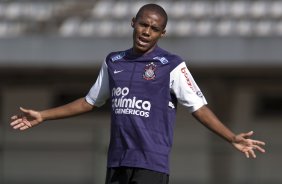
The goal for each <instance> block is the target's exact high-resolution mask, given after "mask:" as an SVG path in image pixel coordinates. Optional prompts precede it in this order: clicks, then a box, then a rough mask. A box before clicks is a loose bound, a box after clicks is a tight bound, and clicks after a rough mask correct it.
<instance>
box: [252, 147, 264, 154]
mask: <svg viewBox="0 0 282 184" xmlns="http://www.w3.org/2000/svg"><path fill="white" fill-rule="evenodd" d="M253 148H254V149H256V150H258V151H259V152H261V153H265V149H263V148H262V147H260V146H257V145H254V146H253Z"/></svg>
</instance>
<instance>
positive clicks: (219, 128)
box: [193, 105, 265, 158]
mask: <svg viewBox="0 0 282 184" xmlns="http://www.w3.org/2000/svg"><path fill="white" fill-rule="evenodd" d="M193 116H194V117H195V118H196V119H197V120H198V121H200V122H201V123H202V124H203V125H205V126H206V127H207V128H209V129H210V130H212V131H213V132H215V133H216V134H217V135H219V136H221V137H222V138H224V139H225V140H226V141H228V142H230V143H231V144H232V145H233V146H234V147H235V148H236V149H237V150H239V151H241V152H243V153H244V154H245V155H246V157H247V158H249V157H250V156H251V157H253V158H256V154H255V151H254V150H258V151H260V152H262V153H264V152H265V150H264V149H263V148H262V146H264V145H265V143H264V142H262V141H258V140H253V139H249V137H250V136H252V135H253V132H252V131H251V132H248V133H241V134H238V135H235V134H234V133H233V132H232V131H231V130H230V129H228V128H227V127H226V126H225V125H224V124H223V123H222V122H221V121H220V120H219V119H218V118H217V117H216V115H215V114H214V113H213V112H212V111H211V110H210V109H209V108H208V107H207V106H205V105H204V106H203V107H201V108H200V109H198V110H197V111H195V112H193Z"/></svg>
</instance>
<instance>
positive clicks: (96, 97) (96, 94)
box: [85, 62, 110, 107]
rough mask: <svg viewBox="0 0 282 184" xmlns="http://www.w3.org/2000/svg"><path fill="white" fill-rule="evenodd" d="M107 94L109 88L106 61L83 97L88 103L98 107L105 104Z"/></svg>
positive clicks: (108, 93) (108, 94)
mask: <svg viewBox="0 0 282 184" xmlns="http://www.w3.org/2000/svg"><path fill="white" fill-rule="evenodd" d="M109 96H110V89H109V74H108V66H107V64H106V62H104V63H103V65H102V68H101V70H100V73H99V76H98V78H97V80H96V82H95V84H94V85H93V86H92V87H91V89H90V91H89V92H88V94H87V95H86V97H85V99H86V101H87V102H88V103H89V104H91V105H95V106H97V107H100V106H102V105H103V104H105V102H106V100H107V99H108V98H109Z"/></svg>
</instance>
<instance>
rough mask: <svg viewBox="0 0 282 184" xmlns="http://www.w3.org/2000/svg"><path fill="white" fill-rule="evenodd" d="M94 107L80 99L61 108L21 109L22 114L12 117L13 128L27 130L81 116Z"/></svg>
mask: <svg viewBox="0 0 282 184" xmlns="http://www.w3.org/2000/svg"><path fill="white" fill-rule="evenodd" d="M93 107H94V106H92V105H90V104H89V103H87V102H86V101H85V98H79V99H77V100H75V101H73V102H71V103H68V104H66V105H62V106H59V107H55V108H51V109H47V110H43V111H35V110H31V109H24V108H22V107H20V110H21V111H22V114H20V115H14V116H12V117H11V124H10V125H11V126H12V127H13V128H14V129H20V130H25V129H28V128H30V127H33V126H35V125H38V124H39V123H42V122H43V121H46V120H52V119H60V118H66V117H71V116H75V115H79V114H82V113H85V112H88V111H90V110H92V109H93Z"/></svg>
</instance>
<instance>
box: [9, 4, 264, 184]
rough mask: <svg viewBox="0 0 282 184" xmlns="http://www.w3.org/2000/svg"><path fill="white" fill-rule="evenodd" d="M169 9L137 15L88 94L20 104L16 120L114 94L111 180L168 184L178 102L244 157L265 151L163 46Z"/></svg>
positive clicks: (60, 114) (152, 7)
mask: <svg viewBox="0 0 282 184" xmlns="http://www.w3.org/2000/svg"><path fill="white" fill-rule="evenodd" d="M166 23H167V14H166V12H165V11H164V9H163V8H161V7H160V6H158V5H156V4H147V5H144V6H143V7H141V9H140V10H139V11H138V13H137V15H136V17H134V18H133V19H132V22H131V26H132V28H133V47H132V48H130V49H128V50H125V51H119V52H112V53H110V54H109V55H108V56H107V57H106V59H105V62H104V63H103V66H102V68H101V70H100V74H99V76H98V78H97V81H96V83H95V84H94V85H93V86H92V88H91V89H90V91H89V93H88V94H87V96H86V97H83V98H80V99H78V100H75V101H74V102H71V103H69V104H66V105H63V106H60V107H57V108H51V109H47V110H44V111H34V110H28V109H24V108H21V111H22V112H23V114H21V115H15V116H13V117H12V118H11V119H12V120H11V121H12V122H11V126H13V128H14V129H20V130H25V129H28V128H30V127H33V126H35V125H38V124H40V123H42V122H43V121H46V120H51V119H58V118H65V117H69V116H74V115H77V114H81V113H85V112H88V111H91V110H92V109H93V108H94V107H99V106H101V105H103V104H104V103H105V101H106V100H107V99H109V98H110V99H111V102H112V107H111V110H112V113H111V139H110V145H109V150H108V161H107V168H108V170H107V178H106V184H130V183H132V184H133V183H135V184H166V183H168V179H169V154H170V150H171V146H172V142H173V127H174V121H175V114H176V104H177V101H178V102H179V103H181V104H182V105H184V106H186V107H187V109H188V111H190V112H191V113H192V114H193V116H194V117H195V118H196V119H197V120H199V121H200V122H201V123H202V124H203V125H205V126H206V127H208V128H209V129H211V130H212V131H213V132H215V133H216V134H218V135H219V136H221V137H222V138H224V139H225V140H226V141H228V142H229V143H231V144H232V145H233V146H234V147H235V148H236V149H237V150H239V151H241V152H243V153H244V154H245V155H246V157H248V158H249V157H250V156H251V157H253V158H255V157H256V154H255V151H254V150H258V151H260V152H265V150H264V149H263V148H262V146H263V145H264V144H265V143H264V142H261V141H257V140H252V139H249V137H250V136H251V135H252V134H253V132H249V133H242V134H239V135H235V134H234V133H233V132H232V131H230V130H229V129H228V128H227V127H225V126H224V125H223V124H222V123H221V122H220V120H219V119H218V118H217V117H216V116H215V115H214V114H213V113H212V111H211V110H210V109H209V108H208V107H207V106H206V104H207V102H206V100H205V97H204V96H203V94H202V93H201V91H200V89H199V87H198V86H197V84H196V83H195V81H194V80H193V77H192V76H191V74H190V72H189V71H188V69H187V67H186V65H185V62H184V61H183V60H182V59H181V58H180V57H179V56H177V55H174V54H171V53H169V52H167V51H165V50H163V49H161V48H160V47H158V45H157V42H158V40H159V39H160V38H161V37H163V36H164V35H165V27H166Z"/></svg>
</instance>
